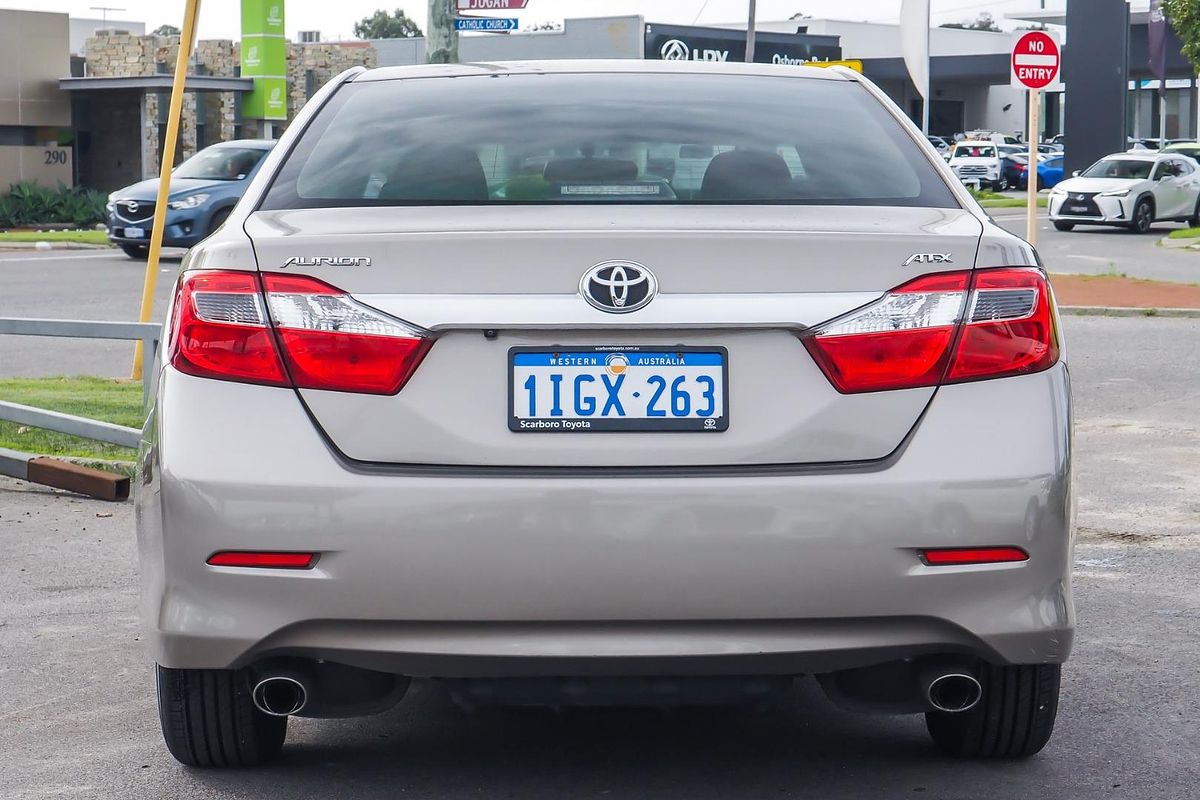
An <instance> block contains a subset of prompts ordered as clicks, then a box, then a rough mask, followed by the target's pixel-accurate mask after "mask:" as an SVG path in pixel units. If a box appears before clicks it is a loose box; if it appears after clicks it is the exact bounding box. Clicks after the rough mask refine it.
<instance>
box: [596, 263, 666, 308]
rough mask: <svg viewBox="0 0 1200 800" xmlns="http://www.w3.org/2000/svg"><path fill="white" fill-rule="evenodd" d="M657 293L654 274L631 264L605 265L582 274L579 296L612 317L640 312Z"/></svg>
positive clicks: (597, 266)
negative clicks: (613, 315)
mask: <svg viewBox="0 0 1200 800" xmlns="http://www.w3.org/2000/svg"><path fill="white" fill-rule="evenodd" d="M657 292H658V281H657V280H655V278H654V273H652V272H651V271H650V270H648V269H646V268H645V267H643V266H642V265H641V264H635V263H634V262H632V261H604V262H601V263H599V264H597V265H596V266H594V267H592V268H591V269H589V270H588V271H587V272H585V273H583V278H582V279H581V280H580V281H579V293H580V294H581V295H583V299H584V300H586V301H587V302H588V304H589V305H591V306H592V307H593V308H598V309H600V310H601V311H607V312H608V313H610V314H627V313H629V312H630V311H637V310H638V309H639V308H642V307H643V306H645V305H646V304H647V303H649V302H650V301H651V300H653V299H654V295H655V294H656V293H657Z"/></svg>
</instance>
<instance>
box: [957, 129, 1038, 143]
mask: <svg viewBox="0 0 1200 800" xmlns="http://www.w3.org/2000/svg"><path fill="white" fill-rule="evenodd" d="M966 138H967V139H973V140H975V141H984V142H991V143H993V144H1018V145H1019V144H1024V142H1022V141H1021V140H1020V139H1019V138H1018V137H1016V136H1013V135H1012V134H1011V133H999V132H997V131H988V130H974V131H967V135H966Z"/></svg>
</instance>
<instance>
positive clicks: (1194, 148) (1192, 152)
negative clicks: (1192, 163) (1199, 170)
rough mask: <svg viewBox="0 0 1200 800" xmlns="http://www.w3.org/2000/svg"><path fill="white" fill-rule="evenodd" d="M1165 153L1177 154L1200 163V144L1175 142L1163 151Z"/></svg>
mask: <svg viewBox="0 0 1200 800" xmlns="http://www.w3.org/2000/svg"><path fill="white" fill-rule="evenodd" d="M1163 152H1164V153H1176V154H1178V155H1181V156H1187V157H1188V158H1191V159H1193V160H1196V161H1200V142H1175V143H1174V144H1169V145H1167V146H1166V148H1165V149H1164V150H1163Z"/></svg>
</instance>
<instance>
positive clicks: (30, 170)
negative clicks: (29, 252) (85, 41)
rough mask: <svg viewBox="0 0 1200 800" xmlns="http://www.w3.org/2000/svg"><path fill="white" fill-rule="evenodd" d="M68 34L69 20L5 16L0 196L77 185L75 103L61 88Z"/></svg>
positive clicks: (1, 26) (0, 46) (32, 14)
mask: <svg viewBox="0 0 1200 800" xmlns="http://www.w3.org/2000/svg"><path fill="white" fill-rule="evenodd" d="M69 30H70V27H69V22H68V18H67V15H66V14H44V13H41V12H37V11H0V193H3V192H6V191H7V190H8V187H9V185H10V184H13V183H17V182H18V181H36V182H38V183H42V184H46V185H49V186H53V185H55V184H56V183H58V182H62V183H66V184H70V183H71V182H72V179H73V169H74V164H73V157H72V156H73V154H72V149H71V146H70V143H71V135H72V134H71V102H70V99H69V98H68V97H67V95H66V94H65V93H64V92H61V91H59V88H58V79H59V78H61V77H62V76H63V74H64V70H66V69H68V67H69V64H70V54H69V52H68V49H67V43H68V36H69ZM28 42H38V43H39V46H38V47H29V46H28Z"/></svg>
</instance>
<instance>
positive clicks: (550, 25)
mask: <svg viewBox="0 0 1200 800" xmlns="http://www.w3.org/2000/svg"><path fill="white" fill-rule="evenodd" d="M562 29H563V24H562V23H561V22H539V23H537V24H535V25H530V26H529V27H528V28H526V29H525V30H527V31H561V30H562Z"/></svg>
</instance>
